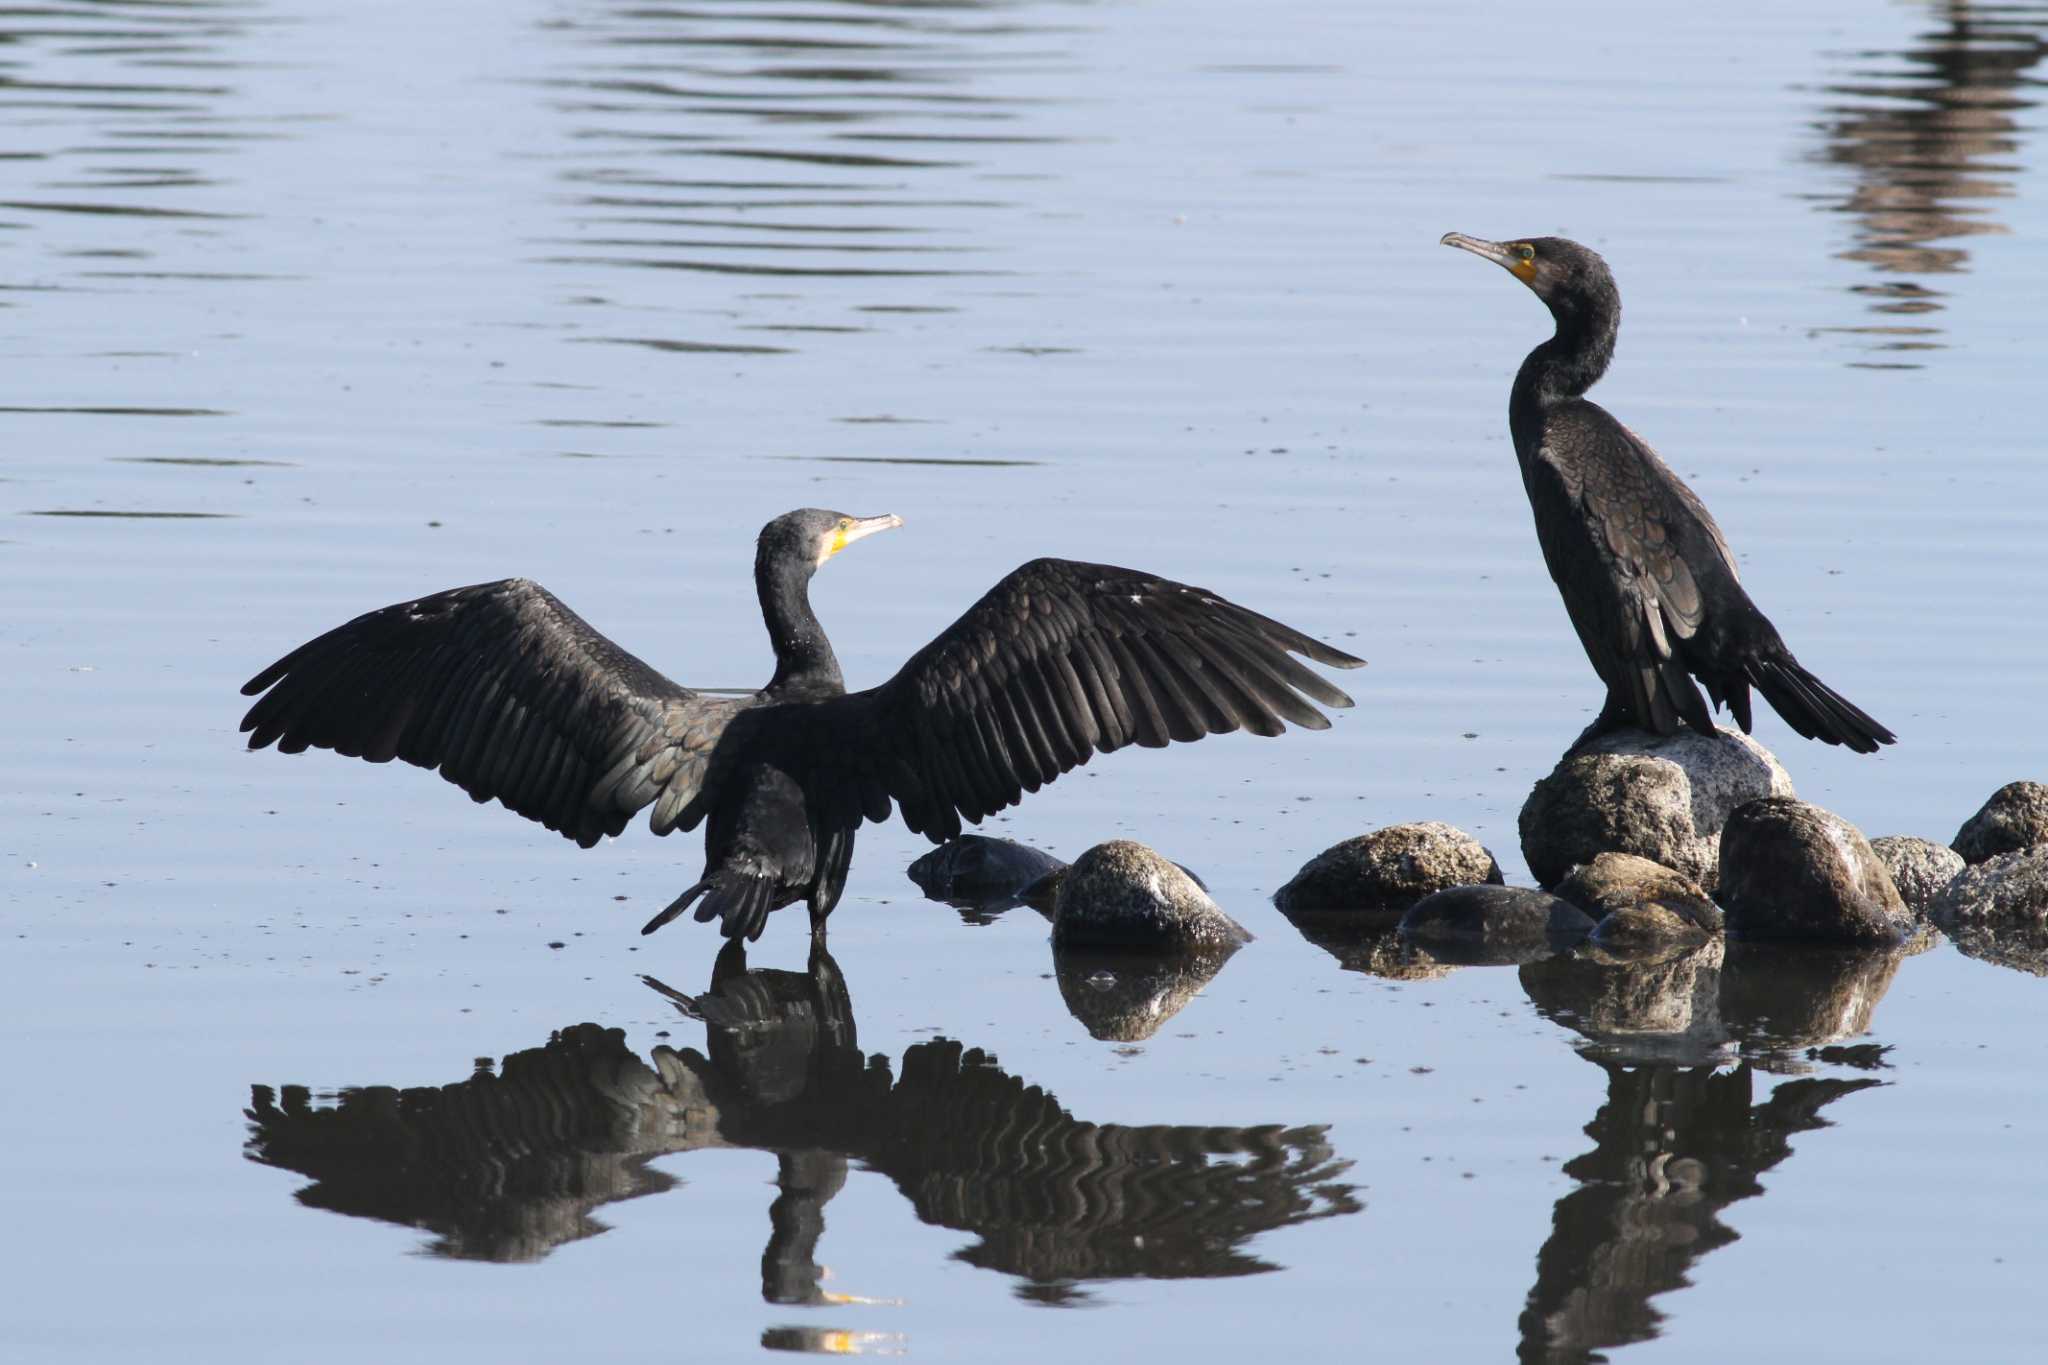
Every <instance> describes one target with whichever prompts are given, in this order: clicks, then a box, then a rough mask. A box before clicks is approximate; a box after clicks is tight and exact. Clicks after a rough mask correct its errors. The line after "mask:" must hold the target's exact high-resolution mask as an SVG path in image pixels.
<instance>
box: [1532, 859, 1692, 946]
mask: <svg viewBox="0 0 2048 1365" xmlns="http://www.w3.org/2000/svg"><path fill="white" fill-rule="evenodd" d="M1556 891H1557V894H1558V895H1559V896H1560V897H1562V898H1563V899H1565V900H1568V901H1570V902H1571V903H1572V904H1573V905H1576V906H1578V907H1579V908H1580V909H1581V910H1584V911H1585V912H1586V913H1587V914H1588V915H1590V916H1592V918H1593V919H1594V920H1596V921H1597V922H1598V927H1597V928H1595V929H1594V931H1593V932H1594V935H1595V937H1596V938H1598V939H1600V940H1601V941H1602V942H1606V943H1609V944H1610V945H1612V946H1621V945H1629V946H1634V945H1640V944H1650V943H1657V942H1690V943H1698V942H1700V941H1702V940H1704V939H1708V938H1712V937H1713V936H1715V935H1717V934H1719V933H1720V932H1721V911H1720V907H1718V906H1716V905H1715V904H1714V902H1713V898H1712V897H1710V896H1708V895H1707V893H1706V892H1705V891H1703V890H1701V889H1700V887H1699V885H1698V883H1696V882H1694V881H1693V880H1692V879H1691V878H1689V877H1684V876H1681V875H1679V874H1678V873H1676V872H1673V871H1672V870H1671V869H1670V868H1668V867H1665V866H1664V865H1663V864H1661V863H1653V862H1651V861H1650V860H1649V859H1648V858H1639V857H1637V856H1636V855H1634V854H1633V853H1603V854H1601V855H1600V856H1599V857H1597V858H1595V859H1593V861H1592V862H1590V863H1585V864H1582V865H1580V866H1578V867H1575V868H1573V869H1572V870H1571V874H1570V875H1569V876H1567V877H1566V878H1565V879H1564V880H1563V881H1561V882H1559V883H1558V884H1557V888H1556Z"/></svg>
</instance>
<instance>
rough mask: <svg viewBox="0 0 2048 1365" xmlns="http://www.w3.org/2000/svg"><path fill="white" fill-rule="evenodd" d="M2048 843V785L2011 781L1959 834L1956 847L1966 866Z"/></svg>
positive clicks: (1995, 794) (1957, 834)
mask: <svg viewBox="0 0 2048 1365" xmlns="http://www.w3.org/2000/svg"><path fill="white" fill-rule="evenodd" d="M2043 844H2048V786H2043V785H2042V784H2041V783H2039V782H2008V783H2006V784H2005V785H2004V786H2003V787H2000V788H1999V789H1998V790H1997V791H1995V792H1993V793H1992V794H1991V799H1990V800H1989V801H1986V802H1985V803H1984V805H1983V806H1982V808H1980V809H1979V810H1978V812H1977V813H1976V814H1975V815H1973V816H1971V817H1970V818H1969V819H1967V820H1965V821H1964V822H1963V827H1962V828H1961V829H1959V830H1957V831H1956V838H1955V844H1954V848H1955V851H1956V852H1958V853H1960V854H1962V855H1963V861H1964V862H1966V863H1981V862H1983V861H1984V860H1985V859H1987V858H1995V857H1997V856H1998V855H1999V854H2001V853H2020V852H2024V851H2025V850H2027V849H2030V848H2038V847H2040V846H2041V845H2043Z"/></svg>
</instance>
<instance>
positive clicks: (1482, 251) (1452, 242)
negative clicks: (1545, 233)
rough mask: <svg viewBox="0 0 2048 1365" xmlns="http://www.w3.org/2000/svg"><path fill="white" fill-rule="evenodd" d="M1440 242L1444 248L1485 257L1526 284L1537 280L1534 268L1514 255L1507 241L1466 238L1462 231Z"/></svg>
mask: <svg viewBox="0 0 2048 1365" xmlns="http://www.w3.org/2000/svg"><path fill="white" fill-rule="evenodd" d="M1440 241H1442V244H1444V246H1454V248H1458V250H1460V252H1470V254H1473V256H1485V258H1487V260H1491V262H1493V264H1495V266H1499V268H1501V270H1505V272H1507V274H1511V276H1516V278H1518V280H1522V282H1524V284H1530V282H1532V280H1534V278H1536V270H1534V266H1532V264H1530V262H1528V260H1524V258H1520V256H1516V254H1513V252H1511V250H1509V248H1507V244H1505V241H1487V239H1485V237H1466V235H1464V233H1462V231H1448V233H1444V235H1442V237H1440Z"/></svg>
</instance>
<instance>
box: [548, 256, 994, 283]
mask: <svg viewBox="0 0 2048 1365" xmlns="http://www.w3.org/2000/svg"><path fill="white" fill-rule="evenodd" d="M539 259H540V264H542V265H624V266H631V267H634V268H636V269H640V270H688V271H695V272H697V273H699V274H705V275H762V276H768V277H777V276H784V277H793V278H811V279H869V278H875V279H933V278H962V277H974V276H983V277H986V276H1000V275H1008V274H1010V273H1011V272H1009V271H1007V270H909V269H903V270H896V269H886V268H883V267H879V266H836V265H820V266H796V265H741V264H738V263H736V262H732V261H669V260H653V259H649V258H646V257H634V256H544V257H541V258H539Z"/></svg>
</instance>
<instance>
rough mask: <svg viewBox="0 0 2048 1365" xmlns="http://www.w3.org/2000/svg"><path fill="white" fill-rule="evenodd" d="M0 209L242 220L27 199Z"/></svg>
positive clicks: (219, 215)
mask: <svg viewBox="0 0 2048 1365" xmlns="http://www.w3.org/2000/svg"><path fill="white" fill-rule="evenodd" d="M0 208H6V209H21V210H23V211H25V212H29V213H84V214H94V215H101V216H105V217H110V218H191V219H209V220H228V219H235V218H246V217H247V216H248V215H247V214H242V213H213V212H207V211H205V210H201V209H163V208H150V207H148V206H146V205H142V204H91V203H70V202H63V201H58V200H46V201H37V200H30V199H0Z"/></svg>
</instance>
